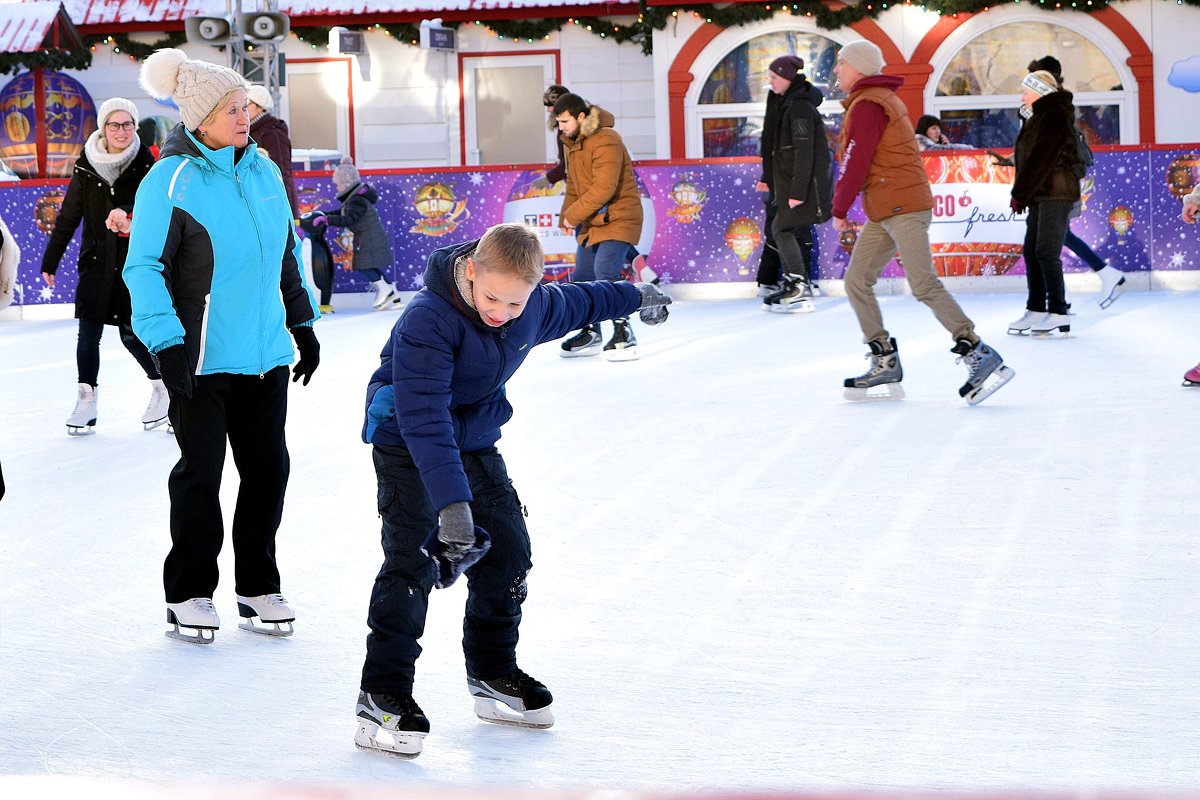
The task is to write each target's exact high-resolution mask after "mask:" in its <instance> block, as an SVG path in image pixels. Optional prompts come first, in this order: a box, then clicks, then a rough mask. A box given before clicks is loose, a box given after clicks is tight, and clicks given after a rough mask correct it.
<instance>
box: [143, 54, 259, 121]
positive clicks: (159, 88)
mask: <svg viewBox="0 0 1200 800" xmlns="http://www.w3.org/2000/svg"><path fill="white" fill-rule="evenodd" d="M138 83H140V84H141V86H142V88H143V89H145V90H146V91H147V92H149V93H150V95H151V97H154V98H157V99H159V100H166V99H167V98H170V99H172V100H174V101H175V105H177V106H179V116H180V117H182V118H183V124H184V126H185V127H186V128H187V129H188V130H189V131H194V130H196V128H198V127H200V123H201V122H203V121H204V119H205V117H207V116H208V115H209V114H211V113H212V111H213V109H214V108H216V107H217V104H218V103H220V102H221V100H222V98H224V97H225V95H227V94H229V93H230V92H232V91H233V90H234V89H248V88H249V84H247V83H246V79H245V78H243V77H242V76H241V75H239V74H238V73H236V72H234V71H233V70H231V69H230V68H229V67H222V66H218V65H216V64H210V63H209V62H207V61H198V60H194V59H189V58H188V55H187V53H185V52H183V51H182V50H178V49H176V48H173V47H170V48H165V49H162V50H156V51H154V53H153V54H151V55H150V56H149V57H148V58H147V59H146V61H145V63H143V64H142V72H141V75H139V76H138Z"/></svg>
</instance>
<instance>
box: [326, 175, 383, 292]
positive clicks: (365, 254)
mask: <svg viewBox="0 0 1200 800" xmlns="http://www.w3.org/2000/svg"><path fill="white" fill-rule="evenodd" d="M338 200H339V201H340V202H341V204H342V212H341V213H340V214H327V215H326V218H327V219H328V221H329V224H330V225H332V226H334V227H337V228H349V229H350V230H351V232H352V233H353V234H354V269H355V270H356V271H359V270H365V269H387V268H388V267H390V266H391V265H392V261H393V260H394V259H393V256H392V243H391V240H389V239H388V234H387V231H386V230H384V229H383V222H382V221H380V219H379V212H378V211H376V210H375V203H376V202H378V200H379V193H378V192H376V191H375V187H374V186H372V185H371V184H369V183H356V184H355V185H354V186H352V187H350V188H349V189H347V190H346V192H345V193H344V194H340V195H338Z"/></svg>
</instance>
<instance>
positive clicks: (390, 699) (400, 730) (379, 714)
mask: <svg viewBox="0 0 1200 800" xmlns="http://www.w3.org/2000/svg"><path fill="white" fill-rule="evenodd" d="M356 713H357V716H358V730H357V731H356V732H355V734H354V744H355V745H357V746H358V747H360V748H362V749H363V750H375V751H377V752H380V753H384V754H386V755H389V756H395V757H396V758H416V757H417V756H419V755H421V747H422V745H423V743H424V740H425V735H426V734H427V733H429V720H428V719H426V717H425V714H424V712H422V711H421V707H420V706H418V705H417V701H415V700H413V698H412V695H410V694H405V695H391V694H368V693H367V692H359V693H358V707H357V712H356ZM381 731H382V732H383V735H380V732H381Z"/></svg>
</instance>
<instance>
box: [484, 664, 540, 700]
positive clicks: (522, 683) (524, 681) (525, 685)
mask: <svg viewBox="0 0 1200 800" xmlns="http://www.w3.org/2000/svg"><path fill="white" fill-rule="evenodd" d="M496 683H501V684H506V685H508V686H511V687H512V688H514V689H516V690H517V691H518V693H519V694H520V695H521V696H524V695H525V692H526V691H527V690H528V689H533V688H535V687H536V688H541V689H544V688H546V687H545V686H543V685H542V683H541V682H540V681H538V680H537V679H536V678H534V677H533V676H532V675H530V674H528V673H527V672H525V671H524V670H522V669H521V668H520V667H517V668H516V669H514V670H513V671H512V672H510V673H508V674H507V675H505V676H504V677H503V678H501V679H500V680H498V681H496Z"/></svg>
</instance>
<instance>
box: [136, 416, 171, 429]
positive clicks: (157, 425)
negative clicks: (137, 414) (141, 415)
mask: <svg viewBox="0 0 1200 800" xmlns="http://www.w3.org/2000/svg"><path fill="white" fill-rule="evenodd" d="M166 424H167V418H166V417H163V418H162V419H156V420H154V422H146V421H145V420H143V421H142V430H144V431H152V430H155V429H157V428H161V427H162V426H163V425H166Z"/></svg>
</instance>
